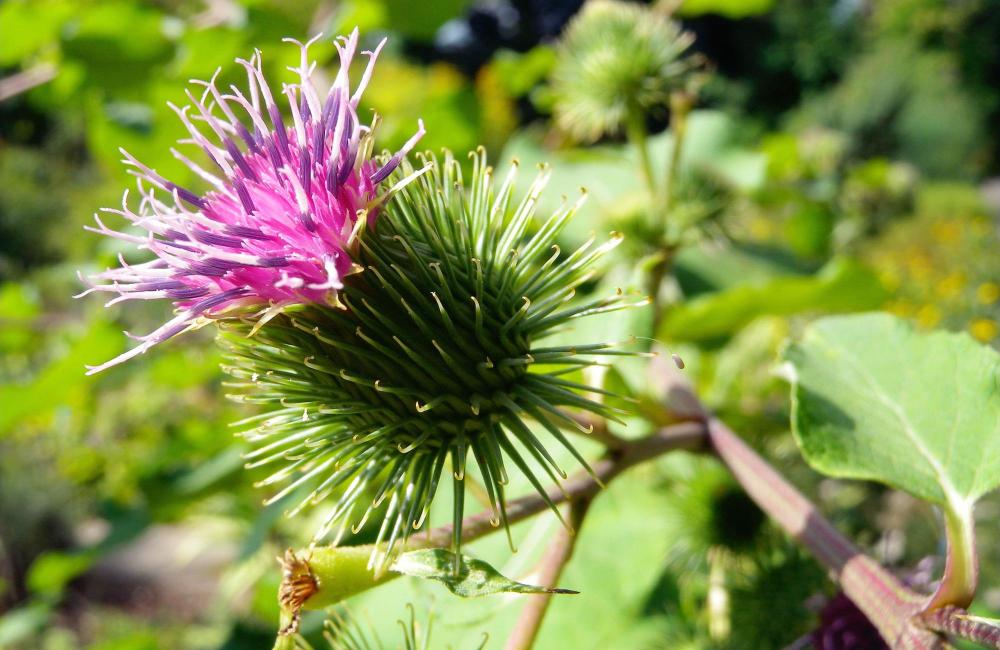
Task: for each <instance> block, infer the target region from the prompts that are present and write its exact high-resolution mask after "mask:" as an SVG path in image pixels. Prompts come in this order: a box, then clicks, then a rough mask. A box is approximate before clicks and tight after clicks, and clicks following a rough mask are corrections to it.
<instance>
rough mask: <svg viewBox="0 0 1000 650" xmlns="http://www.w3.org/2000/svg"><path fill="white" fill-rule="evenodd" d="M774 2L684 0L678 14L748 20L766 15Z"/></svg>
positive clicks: (761, 0)
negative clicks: (712, 15) (751, 17)
mask: <svg viewBox="0 0 1000 650" xmlns="http://www.w3.org/2000/svg"><path fill="white" fill-rule="evenodd" d="M773 6H774V0H684V1H683V2H682V3H681V6H680V9H679V10H678V12H679V13H680V15H682V16H701V15H703V14H719V15H721V16H725V17H726V18H732V19H736V18H747V17H748V16H759V15H761V14H766V13H767V12H768V11H770V10H771V8H772V7H773Z"/></svg>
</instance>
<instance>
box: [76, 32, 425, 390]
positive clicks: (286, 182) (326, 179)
mask: <svg viewBox="0 0 1000 650" xmlns="http://www.w3.org/2000/svg"><path fill="white" fill-rule="evenodd" d="M317 38H318V37H317ZM286 40H291V39H286ZM315 40H316V39H313V40H311V41H309V42H308V43H305V44H301V43H298V42H297V41H291V42H293V43H295V44H296V45H298V46H299V47H300V49H301V51H302V57H301V62H300V65H299V67H298V68H295V69H294V71H295V72H296V73H297V74H298V83H292V84H282V88H281V92H280V94H281V95H284V96H285V99H286V100H287V102H288V107H289V113H290V115H291V124H287V123H286V121H285V119H284V118H283V117H282V115H281V112H280V110H279V109H278V104H277V100H278V97H276V95H277V94H278V93H276V92H274V91H272V89H271V87H270V86H269V85H268V82H267V80H266V79H265V78H264V75H263V73H262V71H261V55H260V52H259V51H258V52H256V53H255V54H254V55H253V57H251V58H250V60H249V61H246V60H242V59H237V63H239V64H240V65H242V66H243V67H244V68H246V71H247V88H246V90H245V91H244V90H240V89H239V88H237V87H236V86H230V88H229V89H228V91H227V90H225V89H220V88H218V87H217V86H216V83H215V77H213V78H212V80H211V81H207V82H196V83H197V84H198V85H199V86H202V87H203V88H204V91H203V92H202V93H201V94H200V97H196V96H195V95H194V94H192V93H191V92H190V91H188V92H187V96H188V99H189V100H190V101H191V104H190V105H188V106H184V107H182V108H179V107H177V106H174V105H172V104H171V105H170V106H171V108H172V109H173V110H174V111H175V112H176V113H177V115H178V117H179V118H180V119H181V121H182V122H183V123H184V125H185V126H186V127H187V130H188V132H189V133H190V138H189V139H186V140H182V141H181V143H182V144H188V145H193V146H195V147H197V148H198V149H200V150H201V151H202V152H203V153H204V155H205V156H207V159H208V160H209V161H210V162H211V165H210V167H211V169H205V168H204V167H202V166H200V165H198V164H197V163H195V162H194V161H193V160H191V159H190V158H188V157H187V156H185V155H184V154H183V153H181V152H180V151H177V150H176V149H171V152H172V153H173V154H174V156H175V157H176V158H177V159H178V160H181V161H182V162H184V163H185V164H186V165H187V166H188V167H189V168H190V169H191V170H192V171H193V172H194V173H195V174H196V175H197V176H199V177H200V178H201V179H202V180H204V181H205V182H206V183H207V185H208V186H209V188H210V189H209V190H208V191H206V192H204V193H202V194H198V193H196V192H194V191H192V190H189V189H187V188H185V187H181V186H179V185H177V184H176V183H173V182H171V181H169V180H167V179H165V178H163V177H162V176H161V175H159V174H158V173H157V172H156V170H154V169H150V168H149V167H147V166H146V165H144V164H142V163H141V162H139V161H138V160H136V159H135V158H134V157H132V156H131V155H129V154H128V153H127V152H125V151H124V150H122V154H123V155H124V156H125V159H124V161H123V162H124V163H125V164H126V165H128V166H130V167H131V168H132V169H131V170H130V172H131V173H132V174H134V175H135V176H136V177H137V178H138V188H139V194H140V196H141V200H140V202H139V206H138V208H137V209H136V210H134V211H133V210H132V209H131V208H130V207H129V205H128V192H127V191H126V192H125V196H124V197H123V199H122V208H121V209H120V210H112V209H105V210H102V211H103V212H108V213H113V214H117V215H120V216H122V217H124V218H125V219H126V220H127V221H129V222H130V223H131V225H132V226H133V228H132V229H131V230H130V231H129V232H123V231H117V230H113V229H112V228H109V227H108V226H106V225H105V224H104V222H103V221H102V220H101V218H100V217H99V216H97V215H95V217H94V218H95V220H96V222H97V227H88V230H92V231H94V232H98V233H101V234H104V235H108V236H110V237H114V238H116V239H120V240H123V241H126V242H130V243H132V244H135V245H136V247H137V248H140V249H146V250H149V251H151V252H152V253H153V254H154V255H155V258H154V259H153V260H151V261H148V262H145V263H142V264H129V263H127V262H126V261H125V260H124V258H122V257H119V261H120V262H121V266H120V267H118V268H114V269H108V270H107V271H105V272H103V273H98V274H96V275H94V276H91V277H90V278H88V279H86V280H84V282H86V283H87V284H88V285H89V287H90V288H89V289H87V290H86V291H84V292H83V293H82V294H80V295H81V296H83V295H86V294H88V293H91V292H93V291H108V292H111V293H115V294H118V295H117V296H116V297H115V298H113V299H112V300H110V301H109V302H108V303H107V304H108V305H112V304H114V303H118V302H122V301H125V300H138V299H142V300H146V299H166V300H170V301H172V302H173V304H174V306H175V307H176V309H177V313H176V315H175V316H174V317H173V318H172V319H170V320H169V321H167V322H166V323H164V324H163V325H162V326H160V327H159V328H157V329H156V330H154V331H153V332H151V333H149V334H147V335H145V336H138V337H132V338H136V339H137V340H139V341H140V343H139V345H137V346H136V347H134V348H132V349H130V350H128V351H127V352H125V353H124V354H121V355H119V356H117V357H115V358H114V359H112V360H110V361H108V362H106V363H103V364H101V365H98V366H89V367H88V374H93V373H95V372H100V371H101V370H104V369H105V368H108V367H110V366H113V365H116V364H119V363H121V362H123V361H125V360H127V359H130V358H132V357H134V356H136V355H139V354H142V353H143V352H145V351H146V350H148V349H149V348H151V347H152V346H154V345H156V344H157V343H160V342H161V341H164V340H166V339H168V338H170V337H172V336H174V335H176V334H179V333H180V332H183V331H185V330H188V329H193V328H196V327H199V326H200V325H202V324H204V323H205V322H207V319H210V318H218V317H221V316H224V315H226V314H231V313H233V312H234V311H241V312H242V313H245V312H246V310H247V309H259V313H258V315H262V316H263V318H262V321H261V322H263V321H264V320H266V318H267V315H268V314H273V313H276V311H277V310H280V309H281V308H283V307H285V306H288V305H292V304H301V303H323V304H330V305H335V304H337V292H338V290H339V289H341V288H342V287H343V284H342V280H343V278H344V276H345V275H347V274H349V273H351V272H352V270H353V269H354V268H355V265H354V262H353V261H352V255H351V253H352V251H354V250H356V245H357V242H356V238H357V235H358V234H359V232H360V231H361V230H362V229H363V228H365V227H366V224H369V223H372V222H373V219H374V217H375V211H376V210H377V208H378V206H379V205H380V204H381V202H382V201H384V199H385V198H386V196H388V194H390V193H391V192H392V191H394V190H395V189H398V187H400V186H401V185H402V184H404V183H405V182H407V181H408V180H409V179H404V180H403V181H400V182H399V183H397V184H396V186H394V187H393V188H389V189H388V190H385V191H383V192H382V193H381V194H379V185H380V184H381V183H382V181H384V180H385V179H386V178H388V176H389V175H390V174H391V173H392V172H393V171H394V170H395V168H396V167H397V166H398V164H399V162H400V160H401V159H402V157H403V156H405V155H406V153H407V152H408V151H409V150H410V149H411V148H412V147H413V146H414V145H415V144H416V142H417V140H419V138H420V137H421V136H422V135H423V133H424V128H423V124H422V123H420V124H419V128H418V131H417V133H416V134H415V135H414V136H413V137H412V138H411V139H410V140H409V141H408V142H407V143H406V144H405V145H404V146H403V148H402V149H401V150H400V151H399V152H397V153H396V154H395V155H393V156H392V157H391V158H390V159H388V161H386V162H385V164H383V165H381V166H380V165H379V164H378V163H377V162H375V161H374V160H373V159H372V148H373V130H374V127H375V124H376V120H373V121H372V125H371V126H364V125H362V124H361V122H360V120H359V119H358V113H357V109H358V101H359V99H360V97H361V94H362V93H363V92H364V90H365V87H366V86H367V85H368V82H369V80H370V78H371V74H372V69H373V67H374V64H375V60H376V58H377V57H378V53H379V51H380V50H381V49H382V46H383V45H384V44H385V41H384V40H383V41H382V42H381V43H379V46H378V47H376V48H375V50H374V51H373V52H362V54H365V55H367V57H368V65H367V67H366V69H365V71H364V74H363V75H362V77H361V80H360V81H359V83H358V85H357V87H356V88H355V89H354V91H353V93H352V92H351V83H350V79H349V78H348V71H349V69H350V64H351V60H352V58H353V57H354V55H355V52H356V50H357V46H358V32H357V30H354V32H352V33H351V35H350V36H349V37H347V38H344V37H341V38H340V39H338V41H337V42H336V48H337V51H338V53H339V55H340V70H339V71H338V72H337V75H336V78H335V79H334V81H333V83H332V85H331V86H330V88H329V90H328V91H326V92H325V94H321V92H320V91H319V89H317V88H316V86H315V85H314V84H313V81H312V73H313V71H314V69H315V66H316V64H315V63H310V61H309V58H308V49H309V45H311V44H312V43H313V42H314V41H315ZM216 76H218V72H217V73H216ZM376 119H377V118H376ZM418 173H419V172H418ZM135 228H138V229H141V230H142V231H145V232H144V233H142V234H137V233H135V232H134V230H135ZM81 279H82V278H81ZM268 310H270V311H268ZM126 334H127V333H126ZM129 336H131V335H129Z"/></svg>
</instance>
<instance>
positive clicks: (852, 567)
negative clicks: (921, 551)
mask: <svg viewBox="0 0 1000 650" xmlns="http://www.w3.org/2000/svg"><path fill="white" fill-rule="evenodd" d="M708 436H709V440H710V441H711V444H712V448H713V449H714V450H715V453H716V454H717V455H718V456H719V458H720V459H722V461H723V462H724V463H725V464H726V466H727V467H728V468H729V470H730V471H731V472H732V474H733V476H734V477H735V478H736V480H737V481H739V483H740V485H742V486H743V489H744V490H746V492H747V494H748V495H749V496H750V498H751V499H753V501H754V502H755V503H756V504H757V505H758V506H759V507H760V508H761V510H763V511H764V512H765V513H767V515H768V516H769V517H770V518H771V520H772V521H774V522H775V523H776V524H778V525H779V526H781V528H782V529H784V530H785V531H786V532H787V533H788V534H789V535H791V536H792V537H794V538H795V539H796V540H798V541H799V543H801V544H802V545H803V546H805V547H806V548H807V549H808V550H809V551H810V552H811V553H812V554H813V555H814V556H815V557H816V559H817V560H819V561H820V562H821V563H822V564H823V565H824V566H825V567H826V568H828V569H829V570H830V571H831V572H832V573H833V574H834V576H835V578H836V580H837V582H839V583H840V587H841V589H843V591H844V593H845V594H846V595H847V597H848V598H850V599H851V600H852V601H853V602H854V604H855V605H857V606H858V609H860V610H861V611H862V612H863V613H864V615H865V616H866V617H868V620H870V621H871V622H872V624H873V625H874V626H875V627H876V628H877V629H878V631H879V633H880V634H881V635H882V638H884V639H885V640H886V642H887V643H888V644H889V645H890V646H891V647H893V648H913V649H931V648H940V647H942V645H941V643H942V640H941V639H940V638H939V637H938V636H937V635H935V634H933V633H932V632H930V631H928V630H926V629H921V628H920V627H918V626H916V625H915V624H914V622H913V617H914V615H916V614H918V613H919V612H921V611H922V610H923V609H924V604H925V603H926V602H927V598H926V596H921V595H920V594H917V593H915V592H914V591H912V590H910V589H908V588H907V587H906V586H905V585H903V584H902V583H901V582H899V580H897V579H896V578H895V576H893V575H892V574H891V573H889V572H888V571H886V570H885V569H884V568H882V567H881V566H880V565H879V564H878V563H877V562H875V561H874V560H873V559H871V558H870V557H868V556H866V555H864V554H863V553H862V552H861V551H860V550H859V549H858V548H857V547H856V546H855V545H854V544H853V543H851V541H850V540H848V539H847V538H846V537H844V536H843V535H841V534H840V533H839V532H838V531H837V529H836V528H834V527H833V524H831V523H830V522H829V521H828V520H827V519H826V518H824V517H823V516H822V515H821V514H820V513H819V512H818V511H817V510H816V507H815V506H814V505H813V504H812V503H810V502H809V501H808V500H807V499H806V498H805V497H804V496H803V495H802V493H801V492H799V491H798V490H797V489H795V487H794V486H793V485H792V484H791V483H789V482H788V481H787V480H785V478H784V477H783V476H781V475H780V474H779V473H778V472H777V471H776V470H775V469H774V468H773V467H772V466H771V465H769V464H768V463H767V461H765V460H764V459H763V458H761V457H760V456H759V455H758V454H757V453H756V452H755V451H753V449H751V448H750V447H749V446H748V445H747V444H746V443H745V442H743V440H741V439H740V438H739V437H738V436H737V435H736V434H734V433H733V432H732V431H730V430H729V428H728V427H726V425H725V424H723V423H722V422H720V421H719V420H717V419H714V418H711V419H709V421H708Z"/></svg>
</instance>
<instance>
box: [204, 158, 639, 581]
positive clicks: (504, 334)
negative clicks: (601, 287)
mask: <svg viewBox="0 0 1000 650" xmlns="http://www.w3.org/2000/svg"><path fill="white" fill-rule="evenodd" d="M417 158H418V159H419V160H421V162H422V167H423V168H424V169H426V170H427V171H426V173H424V174H423V175H422V176H420V178H418V179H416V180H415V181H414V182H412V183H409V184H408V185H407V186H406V187H404V188H402V189H401V190H400V191H399V192H398V193H397V194H395V195H394V196H393V198H392V200H391V201H389V202H388V203H387V204H386V206H385V209H384V212H383V214H382V215H381V216H380V217H379V224H378V228H377V230H376V231H375V232H373V233H369V234H367V235H366V236H365V237H363V238H362V239H361V240H360V242H359V250H358V256H357V259H358V262H359V264H360V265H361V266H363V270H362V271H361V272H359V273H356V274H353V275H351V276H350V277H349V278H347V279H346V281H345V283H344V289H343V291H342V292H341V295H340V298H341V302H342V303H343V305H344V306H345V307H346V309H333V308H330V307H324V306H322V305H310V306H308V307H305V308H303V309H299V310H296V311H294V312H287V313H283V314H280V315H278V316H276V317H275V318H274V319H273V320H272V321H271V322H269V323H268V325H267V327H264V328H262V329H261V330H260V331H259V332H257V333H256V334H255V335H254V336H247V334H248V333H250V332H252V329H253V326H254V323H253V322H242V321H240V320H237V319H232V320H228V321H227V322H226V324H225V326H224V327H223V328H222V332H223V333H224V338H223V345H224V346H226V347H228V352H229V354H228V359H227V361H226V363H225V364H224V367H225V369H226V370H227V371H228V372H229V374H230V375H231V376H232V378H233V380H232V381H231V382H230V383H229V384H228V386H229V387H230V388H231V389H233V391H234V393H235V394H234V397H235V398H237V399H238V400H240V401H245V402H249V403H255V404H258V405H260V406H261V407H263V409H264V412H262V413H260V414H258V415H255V416H252V417H251V418H249V419H248V420H246V421H245V422H244V423H245V424H247V425H250V428H249V430H248V431H246V432H245V434H244V435H245V437H246V438H247V440H248V441H249V442H250V443H251V445H252V446H253V447H254V449H253V450H252V451H251V452H250V453H249V454H248V455H247V460H248V461H249V462H248V467H251V468H257V467H260V468H265V467H266V468H270V470H271V472H272V473H271V474H270V475H269V476H267V477H266V478H264V479H262V480H261V481H260V482H259V483H258V485H260V486H261V487H269V488H271V489H274V488H275V487H277V486H280V489H277V490H276V491H275V493H274V494H273V496H272V497H271V498H270V500H269V502H270V503H273V502H276V501H279V500H282V499H284V498H285V497H290V498H291V497H296V502H295V503H294V505H292V506H291V510H290V513H289V514H290V515H291V514H295V513H296V512H298V511H300V510H301V509H303V508H306V507H310V506H322V507H323V508H324V509H325V514H324V515H323V518H322V523H321V525H320V529H319V530H318V531H317V533H316V536H315V539H316V541H317V542H318V541H320V540H321V539H324V538H327V537H328V535H329V537H330V538H332V539H333V540H335V541H336V540H340V539H341V538H342V536H343V535H345V534H346V531H347V530H348V528H352V529H354V530H355V531H358V530H360V528H361V527H362V526H363V525H364V524H365V522H367V521H369V520H370V519H371V520H373V521H374V520H377V521H378V522H380V523H379V524H378V533H377V535H376V538H375V542H376V544H375V547H373V548H374V549H375V550H374V551H373V554H372V557H371V565H372V566H373V567H375V568H377V569H379V570H381V569H382V568H384V567H386V566H388V563H389V562H390V560H391V559H392V558H393V555H394V549H398V548H400V547H402V546H403V544H402V542H404V541H405V540H406V538H407V537H408V536H409V535H410V534H411V533H412V532H413V531H414V530H417V529H419V528H421V527H423V526H424V523H425V522H426V521H427V519H428V517H429V512H430V507H431V503H432V501H433V500H434V498H435V495H436V494H437V491H438V486H439V484H441V485H447V483H451V488H452V489H451V492H452V522H453V526H454V528H453V547H454V548H455V550H456V551H457V550H458V549H459V547H460V544H461V532H462V518H463V512H464V500H465V491H466V490H465V485H466V481H465V479H466V476H467V475H469V476H475V477H476V478H477V480H478V481H479V482H480V484H481V485H482V486H483V488H484V489H485V492H486V494H487V496H488V500H489V503H490V510H491V515H492V520H493V523H494V524H496V525H498V526H506V525H507V506H506V498H507V497H506V494H507V486H508V482H509V481H508V478H509V476H510V474H511V473H513V472H517V473H519V474H521V475H523V476H524V477H526V478H527V480H528V482H529V483H530V484H531V485H532V486H533V487H534V488H535V490H537V492H538V493H539V494H540V495H541V496H542V498H544V499H546V500H547V501H548V503H549V504H550V505H551V506H552V508H553V509H555V505H553V504H552V501H551V500H550V499H549V496H548V492H547V491H546V488H545V487H544V485H543V478H542V476H546V477H547V478H548V479H550V480H551V481H553V482H555V483H558V482H559V481H560V480H561V479H562V478H565V477H566V473H565V471H564V470H563V469H562V468H561V466H560V464H559V463H558V461H557V460H556V459H555V457H554V456H553V455H552V454H551V453H550V451H549V449H550V447H562V448H564V449H566V450H567V451H568V452H569V453H570V454H572V455H573V456H574V457H575V458H576V460H577V461H578V462H580V463H581V464H583V465H584V466H586V460H585V459H584V458H583V456H582V455H581V454H580V453H579V452H578V451H577V450H576V449H575V448H574V446H573V444H572V443H571V442H570V440H569V439H568V438H567V437H566V435H567V434H565V433H564V432H563V428H564V427H570V428H579V429H582V430H583V431H585V432H586V431H589V429H587V428H586V427H584V426H583V425H581V424H580V423H579V422H577V421H576V420H574V419H573V418H571V417H570V416H569V415H568V414H567V412H566V409H575V410H583V411H589V412H591V413H594V414H596V415H598V416H600V417H604V418H610V419H615V416H616V413H618V411H617V410H616V409H615V408H613V407H612V406H610V405H607V404H604V403H603V402H601V401H600V397H599V396H600V395H601V394H607V393H606V392H605V391H603V390H601V389H599V388H596V387H591V386H587V385H584V384H581V383H579V382H578V381H575V379H578V378H579V377H577V375H576V373H579V371H580V370H581V369H582V368H585V367H587V366H592V365H596V364H598V363H600V359H602V358H607V357H606V355H620V354H627V352H624V351H622V350H620V349H618V348H617V346H616V344H614V343H593V342H588V341H586V340H584V341H574V340H573V338H574V337H572V335H571V334H567V333H565V332H564V334H562V335H561V336H563V337H564V338H562V339H558V340H554V339H553V338H552V336H553V335H554V334H556V333H557V332H560V331H564V330H566V329H568V328H569V327H570V326H571V325H573V324H574V323H576V322H577V319H579V318H587V317H589V316H592V315H595V314H600V313H604V312H609V311H613V310H617V309H623V308H625V307H628V306H630V305H631V304H633V302H638V303H639V304H643V303H644V302H645V299H644V298H640V299H638V300H637V301H633V300H632V298H630V297H629V295H628V294H626V293H624V292H616V293H615V294H614V295H612V296H609V297H591V298H590V299H589V300H586V301H583V302H582V304H574V303H573V302H571V301H572V300H573V298H574V295H575V293H576V289H577V288H578V287H580V286H581V285H582V284H585V283H586V282H587V281H588V280H589V279H591V278H592V277H593V276H594V273H595V271H594V265H595V264H596V262H597V260H598V259H600V258H601V256H602V255H604V254H605V253H607V252H608V251H610V250H611V249H613V248H614V247H615V246H616V245H617V244H618V242H619V241H620V239H621V237H620V236H619V235H617V234H614V235H612V237H611V238H610V239H609V240H608V241H606V242H605V243H604V244H599V245H596V244H595V239H596V238H591V240H590V241H588V242H587V243H586V244H585V245H583V246H582V247H581V248H579V249H577V250H575V251H571V252H566V253H564V252H562V251H560V249H559V247H558V246H557V245H556V241H557V238H558V237H559V235H560V232H561V231H562V230H563V228H564V227H565V226H566V224H567V223H568V222H569V220H570V219H571V218H572V217H573V215H574V213H575V212H576V210H577V207H578V206H579V204H580V202H581V201H582V200H583V197H581V199H580V201H577V202H569V201H567V202H565V203H564V204H563V206H562V207H561V208H560V209H558V210H557V211H556V212H554V213H553V214H551V215H547V216H546V217H545V218H543V219H539V220H538V221H537V223H536V222H535V211H536V208H537V205H538V200H539V197H540V195H541V193H542V190H543V188H544V186H545V184H546V182H547V178H548V172H547V171H544V170H543V171H542V172H541V173H540V174H539V175H538V177H537V178H536V180H535V182H534V183H532V185H531V187H530V188H529V189H528V191H527V194H526V195H523V196H521V197H518V196H517V194H518V193H517V192H516V191H515V189H514V188H515V187H516V170H517V165H513V166H512V167H511V170H510V172H508V173H507V174H505V175H501V179H502V180H500V179H495V178H494V170H493V168H492V167H491V166H489V165H488V164H487V162H486V154H485V152H484V151H482V150H480V151H478V152H476V153H474V154H473V155H472V173H471V176H470V177H463V174H462V170H461V166H460V165H459V163H458V161H457V160H455V158H454V157H453V156H452V155H451V154H450V153H445V156H444V159H443V160H441V159H438V158H436V157H434V156H426V155H423V154H419V155H418V156H417ZM410 165H411V163H410V162H409V161H407V160H404V161H403V162H402V163H401V165H400V168H399V169H398V170H396V172H395V173H394V176H393V178H394V179H395V178H399V179H404V178H407V177H409V176H411V175H412V174H413V173H415V171H414V168H413V167H411V166H410ZM498 180H500V182H497V181H498ZM227 332H228V335H226V334H225V333H227ZM567 339H568V340H567ZM530 422H533V423H534V425H535V426H532V424H529V423H530ZM449 475H450V477H449ZM540 475H541V476H540ZM449 479H450V480H449ZM304 492H305V493H306V494H303V493H304ZM556 512H557V514H558V510H557V511H556Z"/></svg>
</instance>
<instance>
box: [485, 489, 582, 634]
mask: <svg viewBox="0 0 1000 650" xmlns="http://www.w3.org/2000/svg"><path fill="white" fill-rule="evenodd" d="M591 501H592V498H591V497H584V498H581V499H577V500H576V501H573V502H572V503H571V504H570V506H569V513H568V517H567V523H568V524H569V525H570V526H571V528H562V529H560V530H559V532H558V533H556V538H555V539H554V540H552V542H551V544H550V545H549V548H548V550H546V552H545V556H544V557H543V558H542V562H541V569H540V571H539V573H538V577H537V579H536V580H535V582H536V583H537V584H539V585H541V586H543V587H555V586H556V584H558V582H559V576H561V575H562V571H563V568H564V567H565V566H566V563H567V562H569V559H570V557H572V555H573V547H574V545H575V543H576V537H577V534H578V532H579V530H580V527H581V526H582V524H583V518H584V517H585V516H586V514H587V510H588V509H589V508H590V503H591ZM528 598H529V600H528V602H527V603H525V605H524V609H522V610H521V615H520V617H518V619H517V623H516V624H515V625H514V631H513V632H512V633H511V635H510V637H508V639H507V644H506V645H505V646H504V650H530V649H531V647H532V646H534V644H535V639H536V638H537V637H538V631H539V630H540V629H541V627H542V619H543V618H545V612H547V611H548V609H549V603H550V602H551V600H552V594H549V593H544V594H532V595H530V596H528Z"/></svg>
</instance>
